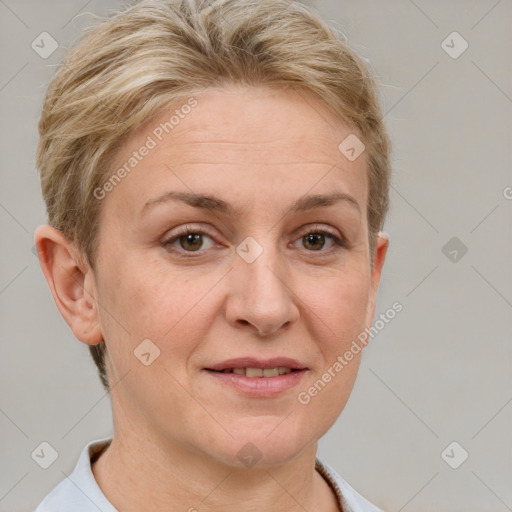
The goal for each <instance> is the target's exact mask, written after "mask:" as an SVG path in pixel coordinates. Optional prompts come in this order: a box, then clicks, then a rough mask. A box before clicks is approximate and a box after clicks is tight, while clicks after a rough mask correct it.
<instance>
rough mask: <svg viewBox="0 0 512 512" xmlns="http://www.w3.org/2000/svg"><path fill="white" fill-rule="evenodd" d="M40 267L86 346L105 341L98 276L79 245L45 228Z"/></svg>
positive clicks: (39, 239) (39, 235)
mask: <svg viewBox="0 0 512 512" xmlns="http://www.w3.org/2000/svg"><path fill="white" fill-rule="evenodd" d="M35 243H36V247H37V253H38V257H39V264H40V265H41V268H42V270H43V273H44V276H45V277H46V281H47V282H48V286H49V287H50V291H51V292H52V295H53V299H54V300H55V304H56V305H57V307H58V308H59V311H60V314H61V315H62V316H63V318H64V320H65V321H66V322H67V324H68V325H69V326H70V327H71V330H72V331H73V333H74V335H75V336H76V337H77V338H78V339H79V340H80V341H82V342H83V343H87V344H88V345H96V344H98V343H100V342H101V341H103V336H102V333H101V329H100V324H99V315H98V306H97V301H96V295H97V292H96V284H95V280H94V273H93V271H92V269H91V268H90V266H89V265H88V264H87V263H86V261H85V258H83V257H82V255H81V254H80V252H79V251H78V249H77V248H76V247H75V245H74V244H73V243H72V242H70V241H69V240H68V239H67V238H66V237H65V236H64V235H63V234H62V232H61V231H59V230H58V229H55V228H52V227H51V226H48V225H45V226H40V227H38V228H37V229H36V232H35Z"/></svg>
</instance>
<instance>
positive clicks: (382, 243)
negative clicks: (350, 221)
mask: <svg viewBox="0 0 512 512" xmlns="http://www.w3.org/2000/svg"><path fill="white" fill-rule="evenodd" d="M388 247H389V236H388V235H387V234H386V233H384V232H383V231H380V232H379V234H378V235H377V239H376V240H375V254H374V256H373V267H372V281H371V285H370V297H369V301H368V310H367V317H366V325H367V326H371V325H372V323H373V317H374V315H375V305H376V303H377V291H378V289H379V283H380V276H381V273H382V267H383V266H384V260H385V259H386V253H387V251H388Z"/></svg>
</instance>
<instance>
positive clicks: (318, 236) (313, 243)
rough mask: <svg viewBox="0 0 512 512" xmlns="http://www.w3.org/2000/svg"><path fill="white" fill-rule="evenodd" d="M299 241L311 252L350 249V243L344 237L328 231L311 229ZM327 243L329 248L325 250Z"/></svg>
mask: <svg viewBox="0 0 512 512" xmlns="http://www.w3.org/2000/svg"><path fill="white" fill-rule="evenodd" d="M299 241H302V243H303V246H304V248H305V249H306V250H308V251H309V252H323V253H325V252H331V251H336V250H337V249H341V248H348V243H347V241H346V240H345V239H344V238H343V237H339V236H337V235H336V234H335V233H332V232H331V231H328V230H326V229H316V228H315V229H310V230H309V231H307V232H306V233H304V234H303V235H302V236H301V237H300V239H299ZM326 243H328V248H327V249H326V250H323V249H324V248H325V245H326Z"/></svg>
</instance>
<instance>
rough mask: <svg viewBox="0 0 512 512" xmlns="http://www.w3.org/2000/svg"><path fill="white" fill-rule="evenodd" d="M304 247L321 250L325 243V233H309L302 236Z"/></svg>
mask: <svg viewBox="0 0 512 512" xmlns="http://www.w3.org/2000/svg"><path fill="white" fill-rule="evenodd" d="M302 240H303V242H304V247H306V249H310V250H312V251H319V250H321V249H322V248H323V246H324V245H325V235H324V234H322V233H309V234H307V235H304V236H303V237H302Z"/></svg>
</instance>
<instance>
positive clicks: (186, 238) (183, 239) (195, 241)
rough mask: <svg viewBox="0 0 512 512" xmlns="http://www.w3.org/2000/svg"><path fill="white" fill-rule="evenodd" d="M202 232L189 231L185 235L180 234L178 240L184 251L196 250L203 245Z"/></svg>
mask: <svg viewBox="0 0 512 512" xmlns="http://www.w3.org/2000/svg"><path fill="white" fill-rule="evenodd" d="M202 236H203V235H202V234H199V233H189V234H187V235H181V236H180V237H179V238H178V240H179V242H180V246H181V248H182V249H185V250H186V251H197V250H198V249H200V248H201V246H202V245H203V240H202V238H201V237H202Z"/></svg>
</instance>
